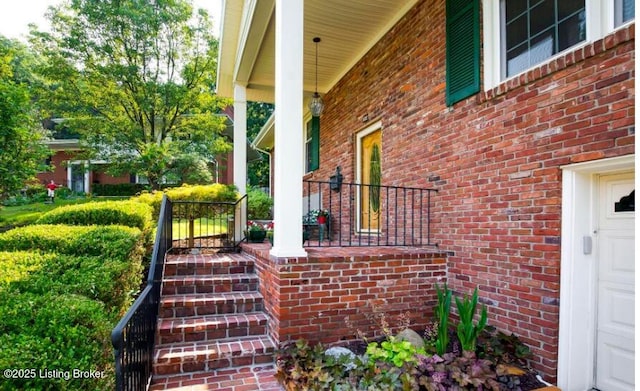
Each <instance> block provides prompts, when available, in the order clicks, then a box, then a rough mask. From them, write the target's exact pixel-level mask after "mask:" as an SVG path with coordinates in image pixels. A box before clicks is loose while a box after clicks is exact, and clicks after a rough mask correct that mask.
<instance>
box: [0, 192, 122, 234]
mask: <svg viewBox="0 0 640 391" xmlns="http://www.w3.org/2000/svg"><path fill="white" fill-rule="evenodd" d="M126 198H128V197H122V199H126ZM114 199H117V198H116V197H108V198H106V197H105V198H100V197H93V198H70V199H56V202H55V203H53V204H50V203H44V202H36V203H33V204H28V205H19V206H3V207H0V229H2V228H4V227H7V226H21V225H28V224H32V223H33V222H35V221H36V220H37V219H38V217H40V216H41V215H42V214H43V213H45V212H48V211H50V210H52V209H55V208H57V207H60V206H63V205H72V204H84V203H86V202H98V201H108V200H114Z"/></svg>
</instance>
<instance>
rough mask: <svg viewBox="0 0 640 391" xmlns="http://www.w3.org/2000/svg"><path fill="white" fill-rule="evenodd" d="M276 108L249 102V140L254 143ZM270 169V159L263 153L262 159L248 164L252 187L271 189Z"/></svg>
mask: <svg viewBox="0 0 640 391" xmlns="http://www.w3.org/2000/svg"><path fill="white" fill-rule="evenodd" d="M273 108H274V106H273V105H272V104H269V103H263V102H247V138H248V139H249V140H250V141H254V140H255V138H256V136H257V135H258V133H259V132H260V129H262V127H263V126H264V124H265V123H267V120H268V119H269V117H270V116H271V114H272V113H273ZM270 178H271V175H270V167H269V157H268V156H267V155H265V154H263V153H261V154H260V158H259V159H257V160H253V161H250V162H248V164H247V179H248V182H249V184H250V185H252V186H258V187H269V186H270V185H271V184H270V183H269V179H270Z"/></svg>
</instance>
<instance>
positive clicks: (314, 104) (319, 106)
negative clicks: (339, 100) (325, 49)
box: [309, 37, 324, 117]
mask: <svg viewBox="0 0 640 391" xmlns="http://www.w3.org/2000/svg"><path fill="white" fill-rule="evenodd" d="M313 42H315V44H316V90H315V92H314V93H313V97H312V98H311V102H309V110H311V115H312V116H314V117H320V114H322V110H323V109H324V102H322V97H320V94H318V42H320V37H315V38H313Z"/></svg>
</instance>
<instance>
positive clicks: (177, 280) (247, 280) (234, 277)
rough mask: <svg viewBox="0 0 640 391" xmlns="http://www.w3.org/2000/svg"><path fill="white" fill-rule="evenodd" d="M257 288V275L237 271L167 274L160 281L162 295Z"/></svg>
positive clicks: (246, 290)
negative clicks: (222, 273)
mask: <svg viewBox="0 0 640 391" xmlns="http://www.w3.org/2000/svg"><path fill="white" fill-rule="evenodd" d="M257 290H258V276H257V275H255V274H253V273H238V274H226V275H208V276H168V277H164V279H163V282H162V295H163V296H164V295H178V294H196V293H225V292H252V291H257Z"/></svg>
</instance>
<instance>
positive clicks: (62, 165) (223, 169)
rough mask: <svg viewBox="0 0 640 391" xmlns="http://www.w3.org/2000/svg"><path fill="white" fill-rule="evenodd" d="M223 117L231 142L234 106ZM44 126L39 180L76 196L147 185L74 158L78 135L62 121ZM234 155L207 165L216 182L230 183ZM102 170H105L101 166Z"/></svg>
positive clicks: (101, 163) (249, 155)
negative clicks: (46, 152)
mask: <svg viewBox="0 0 640 391" xmlns="http://www.w3.org/2000/svg"><path fill="white" fill-rule="evenodd" d="M219 115H221V116H223V117H224V118H225V129H224V130H223V132H222V135H223V136H224V137H226V138H227V140H228V141H229V142H231V143H233V107H228V108H226V109H225V110H224V112H223V113H222V114H219ZM43 127H44V128H45V129H48V130H50V131H51V133H52V139H51V140H49V141H47V146H48V147H49V149H50V150H51V155H50V158H49V159H48V160H47V165H49V166H51V165H53V167H54V169H53V171H51V172H42V173H39V174H38V175H37V178H38V180H39V181H40V182H41V183H43V184H46V183H49V181H50V180H53V181H54V182H55V183H56V184H58V185H61V186H64V187H67V188H69V189H70V190H72V191H74V192H78V193H91V192H92V186H93V185H94V184H107V185H116V184H122V183H140V184H145V183H147V182H146V180H145V178H144V177H141V176H139V175H136V174H135V173H131V174H126V175H121V176H117V177H115V176H112V175H109V174H107V173H105V172H104V169H101V168H100V166H106V165H107V164H108V162H106V161H100V160H92V161H90V162H89V161H87V160H83V159H80V158H78V157H77V155H78V154H79V152H81V146H80V140H79V137H80V136H79V135H78V134H77V133H74V132H73V131H72V130H71V129H69V128H68V127H66V126H64V124H63V120H61V119H48V120H45V121H43ZM246 156H247V158H248V159H257V158H259V155H258V152H257V151H255V150H254V149H253V148H251V146H250V145H249V144H248V145H247V147H246ZM231 167H233V153H232V152H229V153H226V154H222V155H220V156H217V157H216V159H214V160H213V161H212V162H211V164H210V169H211V172H212V173H213V178H214V182H215V183H224V184H231V183H233V170H232V169H231ZM103 168H105V167H103Z"/></svg>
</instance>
